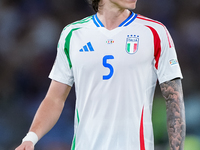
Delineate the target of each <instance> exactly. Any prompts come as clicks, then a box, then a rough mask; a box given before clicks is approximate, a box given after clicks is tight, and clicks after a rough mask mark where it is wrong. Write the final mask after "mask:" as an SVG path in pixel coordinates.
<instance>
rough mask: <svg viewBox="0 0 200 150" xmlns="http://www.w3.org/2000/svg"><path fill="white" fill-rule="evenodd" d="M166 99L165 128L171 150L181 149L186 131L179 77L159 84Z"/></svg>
mask: <svg viewBox="0 0 200 150" xmlns="http://www.w3.org/2000/svg"><path fill="white" fill-rule="evenodd" d="M160 88H161V91H162V95H163V97H164V98H165V100H166V109H167V130H168V136H169V144H170V149H171V150H183V149H184V140H185V134H186V133H185V132H186V124H185V107H184V100H183V91H182V84H181V79H173V80H171V81H167V82H164V83H161V84H160Z"/></svg>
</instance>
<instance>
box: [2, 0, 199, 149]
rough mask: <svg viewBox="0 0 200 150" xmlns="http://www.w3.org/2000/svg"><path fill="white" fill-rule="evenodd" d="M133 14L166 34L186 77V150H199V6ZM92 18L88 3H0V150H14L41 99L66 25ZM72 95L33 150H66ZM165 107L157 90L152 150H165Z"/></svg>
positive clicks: (148, 7)
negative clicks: (152, 22)
mask: <svg viewBox="0 0 200 150" xmlns="http://www.w3.org/2000/svg"><path fill="white" fill-rule="evenodd" d="M135 12H136V13H139V14H141V15H145V16H147V17H150V18H152V19H155V20H159V21H161V22H162V23H164V24H165V25H166V26H167V28H168V29H169V31H170V33H171V35H172V37H173V39H174V42H175V46H176V50H177V54H178V58H179V62H180V64H181V68H182V72H183V75H184V80H183V88H184V95H185V107H186V122H187V137H186V142H185V150H200V144H199V143H200V129H199V127H200V79H199V78H200V1H199V0H176V1H175V0H162V1H160V0H138V4H137V8H136V10H135ZM93 13H94V12H93V11H92V9H91V8H90V6H89V5H88V4H87V2H86V0H56V1H55V0H0V150H13V149H14V148H15V147H16V146H17V145H18V144H20V143H21V139H22V138H23V137H24V136H25V134H26V132H27V131H28V129H29V126H30V124H31V121H32V119H33V116H34V114H35V112H36V110H37V108H38V106H39V104H40V102H41V100H42V99H43V98H44V96H45V94H46V91H47V89H48V86H49V83H50V79H48V74H49V72H50V70H51V67H52V65H53V63H54V59H55V56H56V47H57V41H58V39H59V36H60V33H61V31H62V29H63V28H64V26H65V25H67V24H69V23H71V22H73V21H76V20H79V19H82V18H83V17H86V16H88V15H92V14H93ZM74 102H75V95H74V89H73V90H72V91H71V93H70V96H69V98H68V99H67V101H66V106H65V109H64V111H63V113H62V116H61V118H60V120H59V121H58V123H57V124H56V126H55V127H54V128H53V129H52V130H51V131H50V132H49V133H48V134H47V135H45V136H44V138H43V139H42V140H41V141H39V142H38V144H37V145H36V148H35V149H36V150H69V149H70V144H71V141H72V136H73V113H74ZM165 112H166V110H165V101H164V99H163V98H162V96H161V94H160V89H159V86H158V88H157V90H156V94H155V100H154V108H153V123H154V134H155V150H168V137H167V131H166V114H165Z"/></svg>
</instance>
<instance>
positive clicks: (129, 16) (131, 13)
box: [119, 11, 134, 27]
mask: <svg viewBox="0 0 200 150" xmlns="http://www.w3.org/2000/svg"><path fill="white" fill-rule="evenodd" d="M133 15H134V13H133V12H132V11H131V15H130V16H129V17H128V18H127V19H126V20H124V21H123V22H122V23H121V24H120V25H119V27H121V26H123V25H124V24H125V23H126V22H127V21H128V20H129V19H131V17H133Z"/></svg>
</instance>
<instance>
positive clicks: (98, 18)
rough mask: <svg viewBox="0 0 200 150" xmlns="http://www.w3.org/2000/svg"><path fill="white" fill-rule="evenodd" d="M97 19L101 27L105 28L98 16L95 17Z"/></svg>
mask: <svg viewBox="0 0 200 150" xmlns="http://www.w3.org/2000/svg"><path fill="white" fill-rule="evenodd" d="M95 18H96V19H97V22H98V23H99V24H100V26H101V27H104V25H103V23H102V22H101V21H100V20H99V18H98V16H97V14H96V15H95Z"/></svg>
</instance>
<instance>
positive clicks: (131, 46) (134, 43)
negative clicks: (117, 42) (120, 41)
mask: <svg viewBox="0 0 200 150" xmlns="http://www.w3.org/2000/svg"><path fill="white" fill-rule="evenodd" d="M138 46H139V36H138V35H137V36H136V35H134V36H133V35H128V36H127V39H126V52H127V53H129V54H135V53H136V52H137V51H138Z"/></svg>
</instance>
